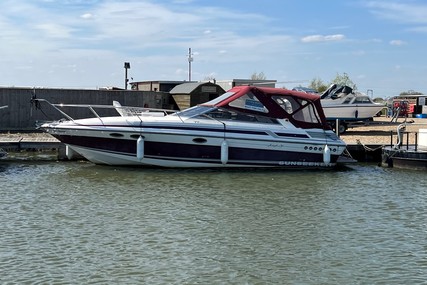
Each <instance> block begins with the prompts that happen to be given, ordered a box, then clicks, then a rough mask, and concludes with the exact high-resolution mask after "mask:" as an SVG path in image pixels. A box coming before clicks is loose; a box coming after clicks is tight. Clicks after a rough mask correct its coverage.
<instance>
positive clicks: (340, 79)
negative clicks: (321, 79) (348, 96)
mask: <svg viewBox="0 0 427 285" xmlns="http://www.w3.org/2000/svg"><path fill="white" fill-rule="evenodd" d="M331 84H337V85H347V86H348V87H351V88H353V90H356V89H357V86H356V84H354V82H353V81H352V80H351V79H350V76H348V74H347V73H345V72H344V73H343V74H342V75H341V74H339V73H337V76H336V77H335V78H334V79H333V80H332V82H331Z"/></svg>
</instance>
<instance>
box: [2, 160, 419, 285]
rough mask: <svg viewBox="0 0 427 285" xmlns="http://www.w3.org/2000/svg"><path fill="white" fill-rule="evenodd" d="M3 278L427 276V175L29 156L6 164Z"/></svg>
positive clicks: (318, 280) (340, 279)
mask: <svg viewBox="0 0 427 285" xmlns="http://www.w3.org/2000/svg"><path fill="white" fill-rule="evenodd" d="M0 181H1V183H2V188H1V190H0V227H1V229H2V231H0V272H2V276H1V281H2V283H5V284H23V283H31V284H46V283H49V284H50V283H56V284H118V283H119V284H123V283H127V284H128V283H131V284H132V283H148V284H196V283H204V284H205V283H208V284H242V283H243V284H245V283H246V284H425V280H427V242H426V240H427V239H426V237H427V230H426V228H427V227H426V221H427V190H425V189H426V188H427V187H426V184H427V182H426V181H425V180H424V179H423V178H422V176H420V173H416V172H407V171H406V172H405V171H394V170H389V169H383V168H379V167H376V166H372V165H357V166H355V167H354V169H353V170H350V171H343V172H321V171H302V172H292V171H290V172H282V171H252V170H250V171H224V172H223V171H213V170H206V171H192V170H165V169H144V170H142V169H134V168H113V167H99V166H94V165H92V164H89V163H42V164H36V163H32V162H26V163H21V164H10V165H7V166H3V170H2V172H1V173H0Z"/></svg>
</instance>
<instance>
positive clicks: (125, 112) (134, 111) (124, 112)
mask: <svg viewBox="0 0 427 285" xmlns="http://www.w3.org/2000/svg"><path fill="white" fill-rule="evenodd" d="M33 101H38V102H45V103H47V104H48V105H50V106H52V107H53V108H54V109H55V110H57V111H58V112H59V113H61V114H62V115H63V116H65V117H66V118H67V119H68V120H70V121H73V122H74V121H75V119H74V118H73V117H71V116H70V115H68V114H67V113H66V112H64V111H63V110H62V109H61V108H63V107H71V108H87V109H89V110H90V111H91V113H92V114H93V115H94V116H95V117H97V118H98V119H99V120H100V121H101V122H102V117H101V116H100V115H99V114H98V113H97V112H96V111H95V109H114V110H116V111H117V113H119V114H120V115H121V116H137V117H138V118H139V117H140V116H144V115H152V114H150V113H161V114H162V115H163V116H166V115H168V114H171V113H175V112H176V110H168V109H157V108H146V107H131V106H121V105H120V104H118V105H114V104H113V105H97V104H63V103H51V102H49V101H48V100H46V99H33Z"/></svg>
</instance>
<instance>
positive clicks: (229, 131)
mask: <svg viewBox="0 0 427 285" xmlns="http://www.w3.org/2000/svg"><path fill="white" fill-rule="evenodd" d="M36 100H38V101H39V102H40V103H42V102H46V103H48V104H50V105H51V106H53V107H54V108H55V109H57V110H58V111H59V112H61V114H63V115H64V116H65V117H66V118H67V119H62V120H59V121H54V122H48V123H44V124H42V125H41V126H40V128H41V129H42V130H44V131H46V132H47V133H49V134H51V135H52V136H54V137H56V138H57V139H58V140H60V141H61V142H63V143H64V144H65V145H66V147H67V154H68V153H71V152H77V153H78V154H80V155H82V156H83V157H85V158H86V159H88V160H89V161H91V162H93V163H96V164H107V165H127V166H138V165H139V166H149V167H153V166H154V167H177V168H236V167H255V168H260V167H264V168H274V167H278V168H290V169H294V168H295V169H300V168H305V169H307V168H309V169H310V168H331V167H334V166H335V165H336V164H337V159H338V158H339V156H340V155H341V154H342V153H343V152H344V150H345V149H346V144H345V143H344V142H343V141H342V140H341V139H340V138H339V137H338V136H337V135H336V134H335V133H334V132H333V131H332V130H331V129H330V127H329V126H328V124H327V122H326V119H325V116H324V113H323V109H322V106H321V103H320V97H319V96H316V95H313V94H307V93H303V92H298V91H292V90H286V89H280V88H270V87H256V86H237V87H234V88H232V89H230V90H229V91H228V92H226V93H224V94H223V95H221V96H219V97H217V98H215V99H213V100H211V101H209V102H206V103H203V104H200V105H197V106H194V107H191V108H188V109H185V110H182V111H175V112H173V113H167V112H166V111H165V110H155V109H148V108H136V107H126V106H122V105H121V104H120V103H119V102H114V104H113V105H111V106H107V107H109V108H114V109H115V110H116V111H117V112H118V114H117V115H115V116H99V115H98V113H97V112H96V110H97V108H100V107H102V105H98V106H95V105H84V107H86V108H89V109H90V110H91V111H92V112H93V114H94V117H93V118H85V119H73V118H72V117H71V116H69V115H67V114H66V113H65V112H64V111H63V109H62V107H66V106H68V107H70V106H71V107H77V105H66V104H52V103H50V102H48V101H46V100H44V99H36ZM38 105H40V104H38ZM80 107H82V106H80ZM104 107H105V106H104Z"/></svg>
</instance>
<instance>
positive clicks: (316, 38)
mask: <svg viewBox="0 0 427 285" xmlns="http://www.w3.org/2000/svg"><path fill="white" fill-rule="evenodd" d="M344 39H345V36H344V35H342V34H336V35H326V36H325V35H311V36H306V37H303V38H302V39H301V41H302V42H303V43H316V42H336V41H342V40H344Z"/></svg>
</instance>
